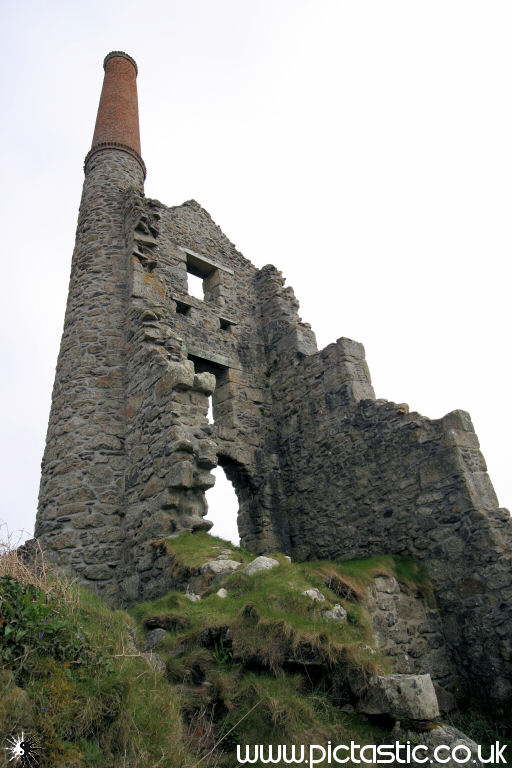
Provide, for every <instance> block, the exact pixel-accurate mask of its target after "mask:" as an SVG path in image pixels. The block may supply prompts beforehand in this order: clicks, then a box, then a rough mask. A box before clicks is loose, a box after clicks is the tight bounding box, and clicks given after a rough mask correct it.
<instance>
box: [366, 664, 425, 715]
mask: <svg viewBox="0 0 512 768" xmlns="http://www.w3.org/2000/svg"><path fill="white" fill-rule="evenodd" d="M357 708H358V710H359V712H363V713H364V714H366V715H390V716H391V717H393V718H395V719H396V720H419V721H428V720H436V718H438V717H439V716H440V715H439V705H438V703H437V696H436V692H435V689H434V685H433V683H432V680H431V677H430V675H376V676H375V677H374V678H372V679H371V680H370V681H369V683H368V686H367V688H366V691H365V692H364V693H363V694H362V698H361V699H360V700H359V702H358V706H357Z"/></svg>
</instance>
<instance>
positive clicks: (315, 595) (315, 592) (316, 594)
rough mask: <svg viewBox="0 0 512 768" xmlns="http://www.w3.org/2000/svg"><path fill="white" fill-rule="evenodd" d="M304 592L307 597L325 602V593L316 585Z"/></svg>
mask: <svg viewBox="0 0 512 768" xmlns="http://www.w3.org/2000/svg"><path fill="white" fill-rule="evenodd" d="M302 594H303V595H306V597H309V598H310V600H316V601H317V602H319V603H323V602H325V595H323V594H322V593H321V592H320V590H319V589H315V588H314V587H311V589H305V590H304V592H303V593H302Z"/></svg>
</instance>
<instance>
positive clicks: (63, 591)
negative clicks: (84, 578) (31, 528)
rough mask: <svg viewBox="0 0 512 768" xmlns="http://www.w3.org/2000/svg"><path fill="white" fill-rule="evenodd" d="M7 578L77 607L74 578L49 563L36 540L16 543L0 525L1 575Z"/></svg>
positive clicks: (52, 599) (52, 600) (3, 526)
mask: <svg viewBox="0 0 512 768" xmlns="http://www.w3.org/2000/svg"><path fill="white" fill-rule="evenodd" d="M4 576H6V577H8V578H10V579H14V580H15V581H18V582H19V583H20V584H24V585H31V586H33V587H35V588H36V589H39V590H41V592H43V593H44V594H45V595H46V598H47V600H48V601H49V602H50V601H51V602H55V603H57V604H62V605H65V606H66V607H67V608H68V609H69V608H71V607H73V606H75V607H76V606H77V604H78V600H79V596H78V590H77V587H76V582H75V580H73V579H71V578H69V576H66V575H64V574H63V573H62V572H60V571H59V570H58V569H57V568H56V567H55V566H54V565H53V564H51V563H49V562H48V561H47V560H46V558H45V554H44V552H43V550H42V548H41V545H40V543H39V541H38V540H37V539H32V540H30V542H28V543H27V544H24V545H21V546H20V544H19V540H16V538H15V537H14V534H12V533H10V532H9V530H8V528H7V526H6V525H5V524H1V525H0V578H2V577H4Z"/></svg>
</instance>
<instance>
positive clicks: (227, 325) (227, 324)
mask: <svg viewBox="0 0 512 768" xmlns="http://www.w3.org/2000/svg"><path fill="white" fill-rule="evenodd" d="M233 325H234V323H232V322H231V320H226V319H225V318H224V317H219V326H220V329H221V331H230V330H231V329H232V327H233Z"/></svg>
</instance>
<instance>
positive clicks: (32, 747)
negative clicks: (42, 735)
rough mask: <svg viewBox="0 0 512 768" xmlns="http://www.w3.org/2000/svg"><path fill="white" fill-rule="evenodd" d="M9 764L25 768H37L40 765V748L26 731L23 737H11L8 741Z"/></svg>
mask: <svg viewBox="0 0 512 768" xmlns="http://www.w3.org/2000/svg"><path fill="white" fill-rule="evenodd" d="M5 751H6V752H7V756H8V758H9V762H10V763H13V764H14V765H18V766H20V767H21V766H23V768H37V766H38V765H39V758H38V752H40V748H39V747H38V745H37V743H36V741H35V739H34V738H33V737H32V736H29V735H28V734H26V733H25V732H24V731H22V732H21V736H19V735H18V736H11V737H10V738H9V739H7V746H6V747H5Z"/></svg>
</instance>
